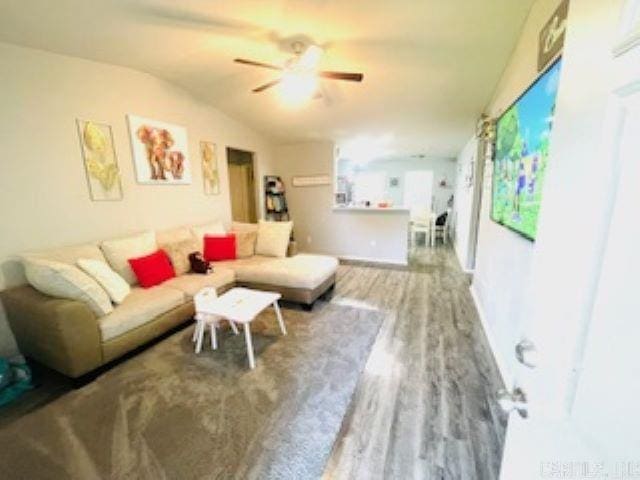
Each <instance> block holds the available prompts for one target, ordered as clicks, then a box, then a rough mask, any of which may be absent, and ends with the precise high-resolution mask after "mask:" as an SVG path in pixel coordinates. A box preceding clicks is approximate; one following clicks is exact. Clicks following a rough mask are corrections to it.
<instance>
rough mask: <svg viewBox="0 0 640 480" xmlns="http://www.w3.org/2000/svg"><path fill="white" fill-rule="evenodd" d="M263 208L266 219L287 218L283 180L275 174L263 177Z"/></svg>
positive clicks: (278, 220)
mask: <svg viewBox="0 0 640 480" xmlns="http://www.w3.org/2000/svg"><path fill="white" fill-rule="evenodd" d="M264 202H265V205H264V210H265V214H266V219H267V220H272V221H275V222H286V221H288V220H289V208H288V207H287V196H286V191H285V188H284V182H283V181H282V179H281V178H280V177H278V176H276V175H265V177H264Z"/></svg>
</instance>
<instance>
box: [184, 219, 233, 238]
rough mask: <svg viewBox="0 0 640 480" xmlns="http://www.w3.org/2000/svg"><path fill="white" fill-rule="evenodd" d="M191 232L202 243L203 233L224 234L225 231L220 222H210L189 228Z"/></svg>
mask: <svg viewBox="0 0 640 480" xmlns="http://www.w3.org/2000/svg"><path fill="white" fill-rule="evenodd" d="M191 233H192V234H193V236H194V237H195V238H196V240H197V241H198V242H199V243H202V242H203V240H204V236H205V235H224V234H226V233H227V231H226V230H225V228H224V225H222V222H211V223H207V224H205V225H198V226H195V227H192V228H191Z"/></svg>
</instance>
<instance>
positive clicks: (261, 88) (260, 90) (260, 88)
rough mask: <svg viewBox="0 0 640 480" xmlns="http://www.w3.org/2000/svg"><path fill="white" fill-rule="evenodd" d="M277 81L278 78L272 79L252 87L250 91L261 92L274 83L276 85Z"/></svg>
mask: <svg viewBox="0 0 640 480" xmlns="http://www.w3.org/2000/svg"><path fill="white" fill-rule="evenodd" d="M278 83H280V79H277V80H272V81H270V82H269V83H265V84H264V85H260V86H259V87H256V88H254V89H253V90H251V91H252V92H253V93H259V92H262V91H263V90H266V89H267V88H271V87H273V86H274V85H277V84H278Z"/></svg>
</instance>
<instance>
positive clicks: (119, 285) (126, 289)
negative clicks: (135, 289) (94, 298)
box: [76, 258, 131, 304]
mask: <svg viewBox="0 0 640 480" xmlns="http://www.w3.org/2000/svg"><path fill="white" fill-rule="evenodd" d="M76 263H77V264H78V266H79V267H80V268H81V269H82V270H83V271H84V272H85V273H86V274H87V275H89V276H90V277H91V278H93V279H94V280H95V281H96V282H98V283H99V284H100V286H101V287H102V288H103V289H104V291H105V292H107V295H109V297H110V298H111V301H113V303H116V304H121V303H122V302H123V301H124V299H125V298H126V297H127V295H129V293H131V287H130V286H129V284H128V283H127V282H125V280H124V278H122V277H121V276H120V275H118V274H117V273H116V272H114V271H113V270H112V269H111V267H110V266H109V265H107V264H106V263H105V262H101V261H100V260H92V259H90V258H79V259H78V261H77V262H76Z"/></svg>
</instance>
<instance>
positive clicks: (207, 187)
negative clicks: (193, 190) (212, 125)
mask: <svg viewBox="0 0 640 480" xmlns="http://www.w3.org/2000/svg"><path fill="white" fill-rule="evenodd" d="M200 160H201V162H202V181H203V183H204V193H205V194H206V195H218V194H219V193H220V175H219V172H218V157H217V155H216V144H215V143H213V142H205V141H202V142H200Z"/></svg>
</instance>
